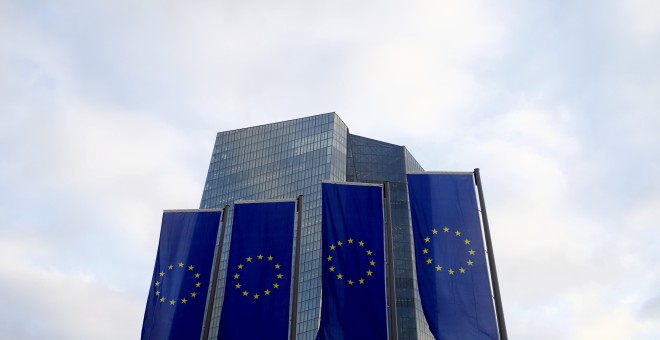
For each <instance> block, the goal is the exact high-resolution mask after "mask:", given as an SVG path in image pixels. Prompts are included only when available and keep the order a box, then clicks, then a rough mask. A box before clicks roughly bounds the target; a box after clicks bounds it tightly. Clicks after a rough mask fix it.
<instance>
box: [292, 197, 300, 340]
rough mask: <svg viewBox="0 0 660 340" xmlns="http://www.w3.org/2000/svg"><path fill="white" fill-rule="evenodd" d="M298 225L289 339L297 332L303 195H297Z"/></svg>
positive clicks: (293, 337)
mask: <svg viewBox="0 0 660 340" xmlns="http://www.w3.org/2000/svg"><path fill="white" fill-rule="evenodd" d="M297 201H298V205H297V210H298V225H297V228H296V252H295V255H294V256H295V258H294V262H293V263H294V269H293V293H292V294H293V296H292V299H291V305H292V307H291V335H290V339H291V340H296V338H297V336H298V334H296V333H298V285H299V283H300V237H301V236H300V235H302V218H303V214H302V211H303V195H299V196H298V199H297Z"/></svg>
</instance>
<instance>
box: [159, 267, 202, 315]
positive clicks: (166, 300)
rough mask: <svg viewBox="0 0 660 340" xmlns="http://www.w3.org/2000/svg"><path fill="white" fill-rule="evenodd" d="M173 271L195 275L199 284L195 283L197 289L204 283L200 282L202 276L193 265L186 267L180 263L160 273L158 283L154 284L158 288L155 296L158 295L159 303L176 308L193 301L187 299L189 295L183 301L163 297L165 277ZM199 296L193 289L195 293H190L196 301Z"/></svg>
mask: <svg viewBox="0 0 660 340" xmlns="http://www.w3.org/2000/svg"><path fill="white" fill-rule="evenodd" d="M171 270H187V271H189V272H193V273H195V279H197V280H196V281H197V282H195V288H201V287H202V282H201V280H199V279H200V277H201V276H202V274H200V273H199V272H197V271H195V266H193V265H192V264H189V265H188V266H186V265H185V264H184V263H183V262H179V263H177V264H176V265H174V264H170V265H169V266H167V270H162V271H161V272H160V273H158V277H157V279H156V282H155V283H154V286H155V287H156V288H155V292H154V294H155V295H156V298H157V299H158V301H160V302H161V303H163V304H165V303H167V304H169V305H170V306H176V305H177V303H180V304H183V305H185V304H187V303H188V302H189V301H191V300H188V299H187V298H186V297H187V296H188V295H186V296H184V297H183V298H181V299H172V298H167V297H165V296H164V295H163V293H162V292H161V286H162V285H163V282H164V281H165V277H166V276H167V273H169V272H170V271H171ZM197 295H198V294H197V292H196V291H195V290H194V288H193V291H192V292H191V293H190V298H191V299H195V298H196V297H197Z"/></svg>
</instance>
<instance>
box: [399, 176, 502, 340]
mask: <svg viewBox="0 0 660 340" xmlns="http://www.w3.org/2000/svg"><path fill="white" fill-rule="evenodd" d="M408 192H409V195H410V209H411V216H412V224H413V234H414V239H415V257H416V266H417V285H418V287H419V295H420V297H421V302H422V309H423V310H424V315H425V316H426V320H427V321H428V323H429V327H430V329H431V333H433V335H434V336H435V338H436V339H498V331H497V322H496V318H495V309H494V307H493V299H492V293H491V286H490V278H489V275H488V267H487V257H486V253H485V251H484V241H483V234H482V232H481V221H480V218H479V210H478V205H477V198H476V193H475V185H474V177H473V176H472V175H471V174H408Z"/></svg>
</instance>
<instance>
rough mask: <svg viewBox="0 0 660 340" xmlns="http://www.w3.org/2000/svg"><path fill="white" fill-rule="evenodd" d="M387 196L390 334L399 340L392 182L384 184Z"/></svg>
mask: <svg viewBox="0 0 660 340" xmlns="http://www.w3.org/2000/svg"><path fill="white" fill-rule="evenodd" d="M383 187H384V191H383V193H384V195H385V222H386V225H387V229H386V233H385V235H386V236H385V239H386V240H387V241H386V246H387V298H388V299H387V303H388V305H389V306H388V307H389V310H388V319H389V324H390V327H389V333H390V339H391V340H397V339H398V337H399V334H398V330H397V324H396V287H394V238H393V232H392V205H391V195H390V194H391V191H390V182H389V181H387V182H385V183H384V186H383Z"/></svg>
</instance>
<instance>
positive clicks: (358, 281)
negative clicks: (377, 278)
mask: <svg viewBox="0 0 660 340" xmlns="http://www.w3.org/2000/svg"><path fill="white" fill-rule="evenodd" d="M356 245H357V247H358V248H360V249H359V252H363V253H364V254H366V255H367V257H369V268H368V269H367V270H366V271H364V272H363V273H361V275H359V278H357V277H346V276H344V275H343V274H342V273H340V272H339V271H338V269H337V268H336V267H335V266H334V265H333V259H334V258H335V257H336V256H337V255H336V253H337V252H338V251H339V250H341V249H343V248H345V247H350V246H356ZM328 247H329V248H330V253H329V254H330V255H328V257H326V261H327V262H330V263H329V265H330V267H329V268H328V270H329V271H330V272H331V273H332V275H334V276H335V277H336V278H337V280H338V281H342V282H345V283H346V284H348V285H349V286H354V285H363V284H364V283H365V280H368V279H369V277H373V275H374V271H373V270H375V269H376V261H375V259H374V258H373V254H374V252H373V251H371V249H369V248H368V247H366V246H365V243H364V242H362V241H357V242H356V241H355V240H354V239H352V238H349V239H348V240H346V243H344V242H342V241H337V243H336V244H334V243H333V244H331V245H329V246H328ZM333 255H335V256H333ZM354 279H356V280H355V281H354Z"/></svg>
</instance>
